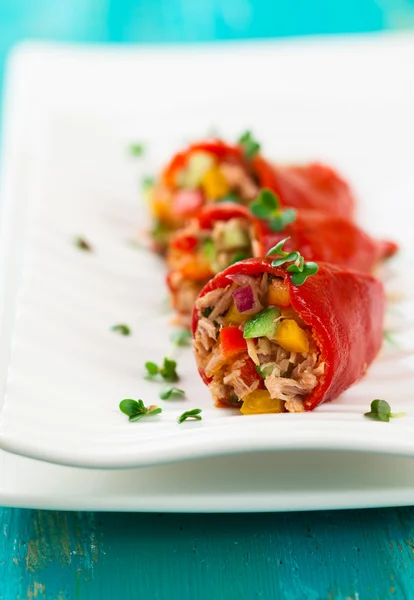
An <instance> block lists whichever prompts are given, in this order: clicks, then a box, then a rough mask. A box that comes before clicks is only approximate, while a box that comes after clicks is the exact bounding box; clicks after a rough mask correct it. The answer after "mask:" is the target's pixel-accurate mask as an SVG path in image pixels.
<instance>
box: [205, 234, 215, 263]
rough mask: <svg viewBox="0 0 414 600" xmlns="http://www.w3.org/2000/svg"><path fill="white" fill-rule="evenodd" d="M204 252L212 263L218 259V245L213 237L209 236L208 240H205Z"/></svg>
mask: <svg viewBox="0 0 414 600" xmlns="http://www.w3.org/2000/svg"><path fill="white" fill-rule="evenodd" d="M203 254H204V256H205V257H206V259H207V260H208V262H209V263H210V264H212V263H213V262H214V261H215V260H216V256H217V251H216V245H215V243H214V242H213V240H212V239H211V238H207V239H206V240H204V242H203Z"/></svg>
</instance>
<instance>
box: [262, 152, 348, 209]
mask: <svg viewBox="0 0 414 600" xmlns="http://www.w3.org/2000/svg"><path fill="white" fill-rule="evenodd" d="M269 187H271V189H272V190H273V191H274V192H276V193H277V194H278V195H279V197H280V199H281V202H282V204H283V206H285V207H291V208H298V209H302V208H303V209H312V210H318V211H320V212H323V213H325V214H330V215H336V216H339V217H345V218H347V219H352V218H353V217H354V212H355V199H354V196H353V193H352V191H351V189H350V187H349V186H348V184H347V183H346V182H345V181H344V180H343V179H342V178H341V177H340V176H339V175H338V173H336V171H334V170H333V169H332V168H331V167H328V166H327V165H323V164H320V163H310V164H309V165H303V166H296V165H292V166H282V165H273V179H272V182H271V185H269Z"/></svg>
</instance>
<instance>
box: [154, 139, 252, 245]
mask: <svg viewBox="0 0 414 600" xmlns="http://www.w3.org/2000/svg"><path fill="white" fill-rule="evenodd" d="M258 192H259V186H258V184H257V182H256V181H255V178H254V176H253V174H252V173H250V172H249V170H248V167H247V166H245V165H243V164H240V163H239V162H236V161H232V160H231V159H227V160H219V159H218V158H217V157H216V156H215V155H213V154H210V153H209V152H205V151H200V150H198V151H194V152H192V153H191V154H190V155H189V157H188V159H187V161H186V164H185V165H184V166H183V167H182V168H181V169H180V170H178V171H177V173H176V175H175V180H174V185H173V187H171V189H170V188H169V187H167V186H166V185H165V183H164V182H161V181H159V182H157V183H156V184H155V185H154V186H153V187H152V189H151V190H150V191H149V200H150V204H151V208H152V212H153V215H154V218H155V225H154V229H153V232H152V234H153V237H154V241H155V242H156V243H158V244H160V245H161V246H162V245H165V243H166V242H167V241H168V231H171V230H174V229H177V228H178V227H180V226H181V225H182V222H183V219H184V220H186V219H189V218H191V217H192V216H194V215H195V214H197V211H198V210H199V209H200V208H201V207H202V206H204V205H205V204H209V203H211V202H223V201H226V202H237V203H238V204H243V205H248V204H250V202H251V201H252V200H254V199H255V198H256V196H257V194H258Z"/></svg>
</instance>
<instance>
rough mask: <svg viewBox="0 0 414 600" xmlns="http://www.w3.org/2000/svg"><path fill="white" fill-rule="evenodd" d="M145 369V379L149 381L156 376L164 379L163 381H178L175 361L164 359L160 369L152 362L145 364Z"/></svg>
mask: <svg viewBox="0 0 414 600" xmlns="http://www.w3.org/2000/svg"><path fill="white" fill-rule="evenodd" d="M145 368H146V369H147V372H148V374H147V377H149V378H151V379H152V378H153V377H156V376H157V375H161V377H162V378H163V379H165V381H171V382H175V381H178V380H179V377H178V375H177V371H176V368H177V363H176V361H175V360H172V359H170V358H167V357H165V358H164V362H163V364H162V366H161V367H159V366H158V365H157V364H156V363H154V362H146V363H145Z"/></svg>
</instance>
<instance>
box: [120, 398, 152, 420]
mask: <svg viewBox="0 0 414 600" xmlns="http://www.w3.org/2000/svg"><path fill="white" fill-rule="evenodd" d="M119 409H120V411H121V412H123V413H124V414H125V415H127V417H128V420H129V421H130V422H131V423H134V422H135V421H139V420H140V419H142V417H149V416H154V415H159V414H160V413H161V412H162V408H160V407H159V406H155V404H151V406H148V407H147V406H145V405H144V403H143V401H142V400H133V399H132V398H125V400H121V402H120V403H119Z"/></svg>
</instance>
